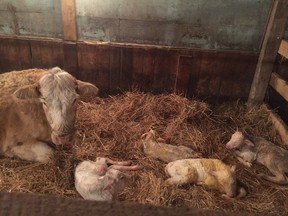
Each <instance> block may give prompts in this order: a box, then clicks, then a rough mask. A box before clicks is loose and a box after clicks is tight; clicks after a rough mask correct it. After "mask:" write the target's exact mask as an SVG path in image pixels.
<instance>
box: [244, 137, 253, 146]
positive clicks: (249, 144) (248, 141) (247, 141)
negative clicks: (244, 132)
mask: <svg viewBox="0 0 288 216" xmlns="http://www.w3.org/2000/svg"><path fill="white" fill-rule="evenodd" d="M244 143H245V144H246V145H247V146H250V147H254V143H253V142H252V141H250V140H249V139H245V140H244Z"/></svg>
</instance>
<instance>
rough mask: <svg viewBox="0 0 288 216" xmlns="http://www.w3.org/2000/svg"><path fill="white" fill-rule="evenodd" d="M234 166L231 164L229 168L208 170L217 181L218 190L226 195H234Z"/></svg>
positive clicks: (235, 182)
mask: <svg viewBox="0 0 288 216" xmlns="http://www.w3.org/2000/svg"><path fill="white" fill-rule="evenodd" d="M235 170H236V167H235V166H232V167H231V168H230V170H227V169H224V170H219V171H213V172H210V175H212V176H214V177H215V178H216V180H217V182H218V187H219V190H220V191H221V192H223V193H225V194H226V195H227V196H228V197H235V196H236V192H237V191H236V190H237V181H236V174H235Z"/></svg>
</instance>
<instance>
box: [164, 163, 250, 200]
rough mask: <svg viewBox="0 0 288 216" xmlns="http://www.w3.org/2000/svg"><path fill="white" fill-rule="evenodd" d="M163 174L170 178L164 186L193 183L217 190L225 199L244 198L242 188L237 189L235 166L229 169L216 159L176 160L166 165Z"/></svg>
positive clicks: (244, 194) (244, 191)
mask: <svg viewBox="0 0 288 216" xmlns="http://www.w3.org/2000/svg"><path fill="white" fill-rule="evenodd" d="M165 172H166V173H167V174H168V175H169V176H171V177H170V178H169V179H167V180H166V181H165V184H166V185H184V184H189V183H194V184H197V185H203V186H205V187H207V188H210V189H215V190H218V191H220V192H222V193H224V196H225V197H235V196H237V198H241V197H244V196H246V190H245V189H244V188H242V187H239V188H237V180H236V175H235V166H232V167H230V166H228V165H226V164H225V163H223V162H222V161H220V160H218V159H206V158H199V159H182V160H176V161H173V162H170V163H168V164H167V166H166V167H165ZM237 193H238V195H237Z"/></svg>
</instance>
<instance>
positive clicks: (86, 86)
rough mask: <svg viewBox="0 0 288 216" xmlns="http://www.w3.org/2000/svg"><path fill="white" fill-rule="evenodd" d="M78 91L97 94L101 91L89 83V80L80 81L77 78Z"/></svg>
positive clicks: (80, 93) (79, 92) (83, 93)
mask: <svg viewBox="0 0 288 216" xmlns="http://www.w3.org/2000/svg"><path fill="white" fill-rule="evenodd" d="M76 82H77V89H76V91H77V93H78V94H79V95H81V96H82V95H97V94H98V92H99V89H98V88H97V87H96V86H95V85H93V84H91V83H88V82H83V81H80V80H77V81H76Z"/></svg>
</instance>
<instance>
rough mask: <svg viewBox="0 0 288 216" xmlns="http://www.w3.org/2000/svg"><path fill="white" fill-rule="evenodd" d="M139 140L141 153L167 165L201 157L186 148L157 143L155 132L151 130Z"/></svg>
mask: <svg viewBox="0 0 288 216" xmlns="http://www.w3.org/2000/svg"><path fill="white" fill-rule="evenodd" d="M141 140H142V143H143V151H144V153H145V154H146V155H147V156H150V157H152V158H156V159H160V160H162V161H164V162H167V163H169V162H171V161H175V160H179V159H185V158H198V157H202V154H201V153H197V152H195V151H194V150H192V149H190V148H188V147H186V146H182V145H181V146H174V145H169V144H166V143H161V142H158V141H157V140H156V137H155V131H154V130H152V129H151V130H150V131H149V132H147V133H145V134H143V135H142V136H141Z"/></svg>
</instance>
